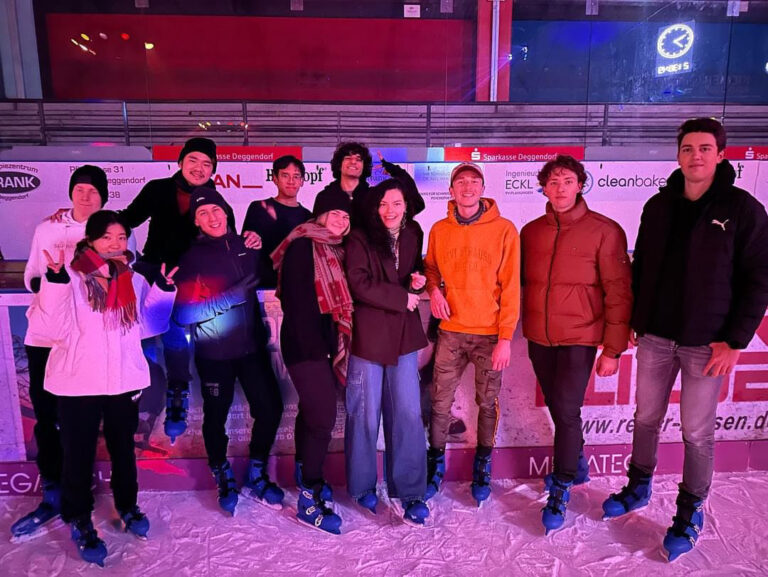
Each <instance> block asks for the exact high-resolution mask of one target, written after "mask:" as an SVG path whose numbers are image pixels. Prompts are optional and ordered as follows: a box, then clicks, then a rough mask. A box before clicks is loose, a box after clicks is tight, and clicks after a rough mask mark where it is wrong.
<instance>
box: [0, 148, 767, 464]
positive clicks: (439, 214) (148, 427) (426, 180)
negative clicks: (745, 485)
mask: <svg viewBox="0 0 768 577" xmlns="http://www.w3.org/2000/svg"><path fill="white" fill-rule="evenodd" d="M558 150H562V149H558ZM456 162H458V159H455V160H453V161H451V162H441V163H418V164H407V165H402V166H403V167H404V168H406V169H407V170H408V171H409V172H410V173H411V174H412V175H413V176H414V178H415V180H416V182H417V184H418V186H419V189H420V191H421V194H422V195H423V197H424V200H425V204H426V208H425V210H424V212H423V213H421V214H420V215H418V217H417V220H418V221H419V222H420V224H421V226H422V228H423V229H424V231H425V246H424V251H426V241H427V237H428V233H429V229H430V228H431V226H432V225H433V224H434V223H435V222H436V221H437V220H439V219H441V218H444V217H445V214H446V205H447V201H448V200H449V192H448V187H449V178H450V172H451V169H452V168H453V167H454V166H455V165H456ZM732 164H733V166H734V169H735V170H736V174H737V180H736V184H737V186H740V187H742V188H745V189H747V190H749V191H753V192H754V193H755V194H756V195H757V197H758V198H759V199H761V200H762V201H763V202H764V203H765V202H766V201H768V162H765V161H763V162H760V161H758V160H747V159H743V160H736V159H734V160H733V163H732ZM99 165H100V166H101V167H102V168H104V170H105V171H106V172H107V174H108V177H109V182H110V200H109V202H108V204H107V206H106V207H107V208H110V209H115V210H119V209H121V208H124V207H125V206H127V205H128V203H129V202H130V201H131V200H132V199H133V198H134V197H135V196H136V195H137V194H138V192H139V191H140V190H141V188H142V187H143V186H144V185H145V184H146V182H147V181H149V180H151V179H155V178H164V177H168V176H170V175H171V174H173V173H174V172H175V171H176V170H177V166H176V164H175V162H172V161H169V162H148V163H99ZM77 166H78V165H76V164H73V163H63V162H57V163H19V162H16V163H3V164H0V211H2V212H1V213H0V214H2V227H0V248H1V249H2V251H3V253H4V255H5V257H6V258H13V259H25V258H26V257H27V254H28V251H29V245H30V241H31V238H32V234H33V232H34V228H35V226H36V225H37V223H38V222H40V221H41V220H42V219H43V218H44V217H46V216H47V215H49V214H51V213H53V212H54V211H55V210H56V209H57V208H60V207H65V206H67V205H68V204H69V199H68V197H67V184H68V181H69V175H70V174H71V172H72V171H73V170H74V169H75V168H76V167H77ZM481 166H482V167H483V168H484V171H485V185H486V196H488V197H491V198H493V199H495V200H496V201H497V202H498V204H499V208H500V210H501V213H502V215H503V216H505V217H506V218H509V219H510V220H512V221H513V222H514V223H515V225H516V226H517V227H518V230H519V229H521V228H522V227H523V226H524V225H525V224H526V223H527V222H530V221H531V220H532V219H534V218H537V217H538V216H540V215H542V214H543V213H544V207H545V199H544V197H543V196H542V195H541V187H540V185H539V183H538V180H537V174H538V171H539V170H540V168H541V166H542V162H495V163H490V162H488V163H481ZM585 167H586V169H587V172H588V181H587V183H586V185H585V187H584V197H585V199H586V201H587V202H588V204H589V206H590V208H592V209H593V210H596V211H598V212H601V213H603V214H605V215H606V216H608V217H610V218H612V219H614V220H616V221H617V222H618V223H619V224H620V225H621V226H622V227H623V228H624V230H625V231H626V233H627V237H628V241H629V247H630V250H631V248H632V246H633V245H634V240H635V236H636V233H637V227H638V224H639V219H640V214H641V211H642V207H643V204H644V203H645V201H646V200H647V199H648V198H649V197H650V196H651V195H653V194H654V193H655V192H657V191H658V188H659V187H660V186H663V185H664V184H665V182H666V178H667V177H668V176H669V174H670V173H671V172H672V171H673V170H674V169H675V168H676V167H677V163H676V162H675V161H652V162H620V161H606V162H597V161H590V162H586V163H585ZM383 178H386V175H385V174H384V173H383V172H382V171H381V169H380V167H379V168H376V170H375V171H374V175H373V177H372V179H371V182H373V183H375V182H378V181H380V180H382V179H383ZM270 179H271V163H270V162H220V163H219V165H218V170H217V173H216V174H215V175H214V182H215V184H216V187H217V188H218V189H219V190H220V191H221V193H222V194H223V195H224V197H225V198H226V199H227V200H228V201H229V202H230V203H231V204H232V206H233V208H234V210H235V215H236V219H237V223H238V227H239V226H240V225H241V223H242V220H243V218H244V216H245V212H246V210H247V207H248V205H249V203H250V202H252V201H254V200H258V199H264V198H267V197H269V196H273V195H274V193H275V187H274V185H273V184H272V182H271V180H270ZM331 180H332V175H331V170H330V165H329V164H324V163H308V164H307V176H306V181H305V184H304V187H303V189H302V191H301V192H300V194H299V200H300V202H301V203H302V204H303V205H304V206H306V207H308V208H311V207H312V204H313V201H314V197H315V195H316V194H317V192H319V191H320V190H321V189H322V188H323V187H324V186H326V185H327V184H328V183H329V182H330V181H331ZM146 228H147V227H146V225H143V226H141V227H139V228H138V229H137V231H136V232H137V236H138V238H137V241H138V246H139V247H141V246H143V242H144V238H145V235H146ZM261 299H262V301H263V305H264V308H265V311H266V317H267V322H268V325H269V329H270V332H271V335H272V336H271V340H270V345H269V346H270V351H271V353H272V359H273V365H274V368H275V372H276V374H277V376H278V379H279V381H280V383H281V387H282V391H283V398H284V405H285V410H284V414H283V421H282V424H281V427H280V430H279V432H278V438H277V442H276V446H275V452H276V453H278V454H291V453H292V452H293V426H294V420H295V416H296V402H297V397H296V393H295V391H294V390H293V387H292V385H291V384H290V379H289V378H288V375H287V372H286V370H285V367H284V365H283V363H282V359H281V357H280V354H279V328H280V323H281V320H282V311H281V309H280V303H279V301H278V300H276V299H275V298H274V295H273V294H272V293H271V292H266V293H264V294H262V295H261ZM420 311H421V315H422V321H423V322H424V324H425V326H426V323H427V322H428V319H429V303H428V302H427V301H426V300H424V301H422V304H421V307H420ZM11 316H12V329H13V337H14V343H15V346H14V349H15V350H14V353H15V357H16V359H15V360H16V369H17V376H18V384H19V392H20V397H21V399H22V414H23V417H24V419H23V420H24V429H25V438H26V440H27V457H28V458H29V459H32V458H34V455H35V452H36V449H35V447H34V440H33V435H32V425H33V416H32V412H31V405H30V403H29V395H28V374H27V372H26V358H25V356H24V349H23V346H22V345H21V343H22V342H23V336H24V331H25V328H26V327H25V319H24V317H23V314H20V313H15V314H13V315H11ZM432 355H433V346H432V344H430V346H429V347H427V348H426V349H424V350H423V351H421V353H420V368H421V371H420V372H421V379H422V393H423V394H422V398H423V406H422V413H423V415H424V418H425V421H426V420H427V419H428V416H429V395H428V390H429V385H430V382H431V378H432V374H431V373H432V361H433V358H432ZM158 363H159V364H151V365H150V366H151V367H152V374H153V385H152V387H151V389H150V390H148V391H147V392H146V394H145V395H144V396H143V397H142V405H141V424H140V427H139V431H138V433H137V443H138V446H139V451H140V453H139V454H140V456H142V457H144V458H158V457H160V458H163V457H177V458H180V457H188V458H201V457H204V456H205V451H204V448H203V444H202V437H201V434H200V428H201V424H202V411H201V407H202V403H201V399H200V393H199V385H198V384H197V382H196V383H195V384H193V387H192V391H193V396H192V399H191V403H190V407H191V408H190V419H189V429H188V431H187V432H186V433H185V434H184V435H182V436H181V437H180V438H179V439H178V440H177V442H176V444H175V445H174V446H171V445H170V443H169V442H168V439H167V438H166V437H165V435H164V434H163V431H162V420H163V416H164V415H163V409H164V405H165V391H164V386H165V385H164V380H163V378H162V371H161V367H160V365H161V364H162V361H161V360H158ZM635 374H636V363H635V353H634V350H633V349H630V350H628V351H627V352H626V353H625V354H624V355H623V356H622V358H621V361H620V365H619V372H618V374H617V375H616V376H614V377H609V378H598V377H594V376H593V378H592V380H591V381H590V383H589V387H588V389H587V394H586V399H585V404H584V409H583V410H582V418H583V430H584V434H585V439H586V442H587V444H588V445H606V446H608V445H624V444H627V443H631V438H632V431H633V425H634V423H633V413H634V393H635ZM473 378H474V375H473V374H472V369H471V367H470V368H469V369H468V370H467V372H466V373H465V374H464V376H463V378H462V382H461V385H460V387H459V389H458V392H457V396H456V401H455V403H454V406H453V411H452V412H453V422H452V424H451V428H450V441H451V443H452V446H453V447H458V448H472V447H474V446H475V443H476V420H477V409H476V406H475V402H474V385H473ZM338 409H339V410H338V415H337V421H336V428H335V430H334V434H333V442H332V447H331V448H332V450H333V451H341V450H342V449H343V443H342V438H343V429H344V427H343V424H344V405H343V400H342V397H341V394H339V398H338ZM500 410H501V414H500V424H499V429H498V436H497V446H499V447H549V446H550V445H551V443H552V432H553V427H552V423H551V420H550V418H549V415H548V412H547V409H546V407H544V404H543V400H542V398H541V394H540V392H539V389H538V386H537V384H536V379H535V377H534V375H533V370H532V368H531V365H530V362H529V360H528V357H527V345H526V341H525V340H524V339H523V338H522V336H521V335H520V331H519V329H518V332H517V333H516V334H515V338H514V340H513V345H512V363H511V366H510V368H509V369H507V370H506V371H505V372H504V381H503V388H502V393H501V398H500ZM767 421H768V321H764V322H763V324H762V325H761V328H760V330H759V331H758V334H757V335H756V336H755V338H754V339H753V341H752V343H751V344H750V346H749V347H748V348H747V350H746V351H744V352H743V353H742V355H741V357H740V360H739V364H738V365H737V366H736V369H735V371H734V372H733V374H731V375H730V376H729V377H728V378H727V379H726V380H725V381H724V383H723V387H722V391H721V394H720V405H719V408H718V421H717V430H716V439H718V440H734V441H749V440H758V439H766V438H768V422H767ZM250 423H251V420H250V416H249V412H248V407H247V404H246V403H245V402H244V399H243V398H242V396H240V395H239V394H238V396H237V397H236V400H235V403H234V404H233V406H232V409H231V413H230V419H229V422H228V430H229V436H230V454H232V455H235V456H243V455H247V445H248V439H249V435H250ZM661 440H662V442H679V441H680V419H679V382H678V383H677V384H676V386H675V391H674V392H673V394H672V398H671V401H670V409H669V411H668V414H667V418H666V420H665V422H664V423H663V425H662V430H661ZM381 442H382V441H381V440H380V443H381ZM382 447H383V445H382ZM100 451H101V452H100V455H99V456H100V458H105V457H106V453H104V451H103V448H102V449H100Z"/></svg>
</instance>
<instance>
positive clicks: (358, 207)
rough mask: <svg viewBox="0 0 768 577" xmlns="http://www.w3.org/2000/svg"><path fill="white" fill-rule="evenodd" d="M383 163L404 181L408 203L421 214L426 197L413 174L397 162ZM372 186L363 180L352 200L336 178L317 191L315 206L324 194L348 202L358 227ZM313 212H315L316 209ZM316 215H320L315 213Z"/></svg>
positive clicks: (393, 176) (352, 219) (391, 172)
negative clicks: (423, 195)
mask: <svg viewBox="0 0 768 577" xmlns="http://www.w3.org/2000/svg"><path fill="white" fill-rule="evenodd" d="M381 165H382V166H383V167H384V169H385V170H386V171H387V172H388V173H389V175H390V176H391V177H392V178H396V179H397V180H399V181H400V182H401V183H402V185H403V187H404V189H405V190H403V192H404V193H405V195H406V197H407V201H408V203H409V204H410V205H411V206H412V207H413V210H414V215H416V214H419V213H420V212H421V211H422V210H424V206H425V205H424V199H423V198H421V194H419V189H418V188H417V187H416V182H415V181H414V180H413V178H411V175H410V174H408V171H407V170H405V169H404V168H401V167H400V166H398V165H397V164H392V163H391V162H387V161H386V160H382V161H381ZM370 188H371V187H370V185H369V184H368V182H366V181H365V180H361V181H360V183H359V184H358V185H357V188H355V190H354V191H353V192H352V199H351V200H350V198H349V195H348V194H347V193H346V192H344V191H343V190H342V189H341V183H340V182H339V181H338V180H334V181H333V182H331V183H330V184H329V185H328V186H326V187H325V188H324V189H323V190H321V191H320V192H318V193H317V197H316V198H315V206H317V199H319V198H322V197H323V196H332V197H337V198H338V199H339V201H340V202H342V203H348V206H349V210H350V213H349V214H350V221H351V222H352V226H353V227H357V226H360V225H361V224H362V221H361V218H362V214H363V200H364V199H365V196H366V194H367V193H368V190H369V189H370ZM312 212H313V213H315V211H314V210H313V211H312ZM315 216H319V215H317V214H315Z"/></svg>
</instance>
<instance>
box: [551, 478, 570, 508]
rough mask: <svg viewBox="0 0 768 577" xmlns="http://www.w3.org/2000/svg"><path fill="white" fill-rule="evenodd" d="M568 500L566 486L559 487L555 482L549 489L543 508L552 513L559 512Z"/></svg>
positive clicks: (568, 494)
mask: <svg viewBox="0 0 768 577" xmlns="http://www.w3.org/2000/svg"><path fill="white" fill-rule="evenodd" d="M555 483H557V481H555ZM570 500H571V494H570V491H569V490H568V488H567V487H559V486H557V484H553V485H552V487H551V488H550V490H549V497H548V498H547V504H546V505H545V506H544V508H545V509H549V510H550V511H552V512H553V513H558V514H560V513H562V512H563V511H564V510H565V505H566V503H568V501H570Z"/></svg>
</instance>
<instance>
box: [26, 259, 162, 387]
mask: <svg viewBox="0 0 768 577" xmlns="http://www.w3.org/2000/svg"><path fill="white" fill-rule="evenodd" d="M67 272H68V273H69V277H70V281H69V282H68V283H66V284H61V283H52V282H48V280H47V279H46V278H45V276H43V279H42V284H41V286H40V293H39V294H38V311H37V314H38V315H39V322H40V328H41V330H42V334H43V335H44V336H46V337H47V338H49V339H50V342H51V343H52V349H51V355H50V357H49V358H48V363H47V365H46V368H45V390H47V391H49V392H51V393H53V394H54V395H60V396H65V397H82V396H86V395H119V394H122V393H126V392H128V391H136V390H139V389H145V388H147V387H148V386H149V366H148V365H147V361H146V359H145V358H144V354H143V352H142V349H141V339H144V338H148V337H151V336H154V335H158V334H162V333H164V332H165V331H166V330H168V320H169V318H170V315H171V309H172V308H173V301H174V299H175V298H176V291H175V290H174V291H173V292H164V291H162V290H160V289H159V288H158V287H157V286H156V285H153V286H152V287H150V286H149V284H148V283H147V281H146V280H145V279H144V277H142V276H141V275H140V274H135V273H134V275H133V289H134V292H135V293H136V304H137V308H138V318H139V322H137V323H136V324H135V325H133V326H132V327H131V328H130V329H128V330H127V331H125V332H123V330H121V329H120V328H116V329H107V328H106V327H105V326H104V316H103V315H102V314H101V313H99V312H96V311H94V310H93V309H92V308H91V305H90V304H89V303H88V290H87V288H86V286H85V282H84V281H83V278H82V277H81V275H80V274H78V273H75V272H74V271H72V270H71V269H69V268H67Z"/></svg>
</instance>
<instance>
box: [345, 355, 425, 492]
mask: <svg viewBox="0 0 768 577" xmlns="http://www.w3.org/2000/svg"><path fill="white" fill-rule="evenodd" d="M420 394H421V393H420V390H419V367H418V355H417V353H415V352H414V353H409V354H407V355H402V356H401V357H400V358H399V359H398V362H397V365H396V366H387V365H381V364H379V363H372V362H370V361H366V360H365V359H361V358H360V357H356V356H354V355H352V356H350V358H349V369H348V372H347V391H346V395H347V426H346V433H345V436H344V447H345V453H346V455H345V456H346V464H347V490H348V491H349V494H350V495H352V497H354V498H355V499H358V498H360V497H362V496H363V495H365V494H366V493H369V492H375V491H376V479H377V472H376V441H377V439H378V436H379V422H380V421H381V416H382V412H383V414H384V441H385V443H386V452H385V456H384V471H385V475H386V479H387V492H388V494H389V496H390V497H397V498H399V499H400V500H401V501H403V502H408V501H412V500H415V499H423V498H424V491H425V490H426V484H427V447H426V440H425V437H424V425H423V424H422V421H421V402H420Z"/></svg>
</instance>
